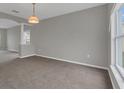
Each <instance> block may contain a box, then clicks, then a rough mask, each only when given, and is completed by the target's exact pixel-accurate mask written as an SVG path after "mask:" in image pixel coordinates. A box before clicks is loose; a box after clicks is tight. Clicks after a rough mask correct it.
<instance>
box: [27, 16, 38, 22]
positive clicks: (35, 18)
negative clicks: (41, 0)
mask: <svg viewBox="0 0 124 93" xmlns="http://www.w3.org/2000/svg"><path fill="white" fill-rule="evenodd" d="M28 22H29V23H31V24H37V23H39V19H38V17H37V16H30V17H29V19H28Z"/></svg>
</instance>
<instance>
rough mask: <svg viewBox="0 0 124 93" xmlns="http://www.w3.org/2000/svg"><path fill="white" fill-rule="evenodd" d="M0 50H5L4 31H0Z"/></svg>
mask: <svg viewBox="0 0 124 93" xmlns="http://www.w3.org/2000/svg"><path fill="white" fill-rule="evenodd" d="M0 35H1V36H0V40H1V41H0V50H6V49H7V31H6V30H5V29H0Z"/></svg>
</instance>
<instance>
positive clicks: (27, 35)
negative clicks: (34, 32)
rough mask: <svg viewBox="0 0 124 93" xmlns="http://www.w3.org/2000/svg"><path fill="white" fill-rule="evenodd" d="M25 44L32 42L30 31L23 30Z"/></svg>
mask: <svg viewBox="0 0 124 93" xmlns="http://www.w3.org/2000/svg"><path fill="white" fill-rule="evenodd" d="M23 38H24V44H30V31H24V32H23Z"/></svg>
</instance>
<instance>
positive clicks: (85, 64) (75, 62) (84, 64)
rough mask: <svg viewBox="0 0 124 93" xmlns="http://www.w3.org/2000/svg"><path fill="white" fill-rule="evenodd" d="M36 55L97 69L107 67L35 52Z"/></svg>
mask: <svg viewBox="0 0 124 93" xmlns="http://www.w3.org/2000/svg"><path fill="white" fill-rule="evenodd" d="M36 56H39V57H44V58H49V59H54V60H59V61H64V62H68V63H73V64H79V65H83V66H88V67H93V68H99V69H104V70H108V68H107V67H102V66H97V65H91V64H87V63H81V62H77V61H71V60H66V59H61V58H55V57H49V56H44V55H38V54H36Z"/></svg>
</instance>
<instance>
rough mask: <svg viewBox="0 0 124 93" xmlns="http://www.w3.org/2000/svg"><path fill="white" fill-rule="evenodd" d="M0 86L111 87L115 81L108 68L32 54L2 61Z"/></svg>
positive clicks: (30, 87)
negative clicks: (112, 79)
mask: <svg viewBox="0 0 124 93" xmlns="http://www.w3.org/2000/svg"><path fill="white" fill-rule="evenodd" d="M0 88H9V89H15V88H16V89H32V88H33V89H38V88H40V89H63V88H65V89H70V88H72V89H79V88H80V89H86V88H88V89H93V88H96V89H108V88H112V85H111V81H110V78H109V75H108V72H107V71H105V70H101V69H95V68H90V67H86V66H81V65H76V64H71V63H66V62H62V61H56V60H52V59H47V58H41V57H36V56H33V57H29V58H24V59H20V58H17V59H15V60H12V61H9V62H5V63H0Z"/></svg>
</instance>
